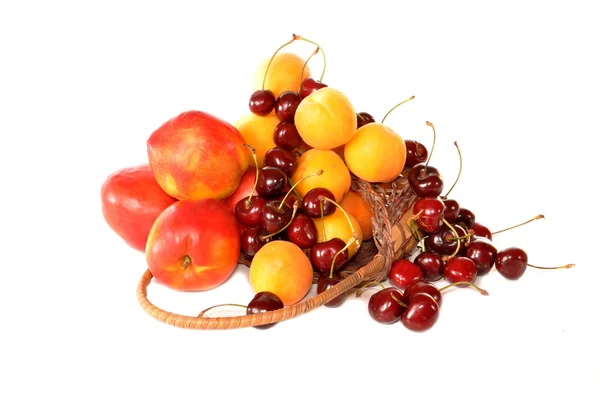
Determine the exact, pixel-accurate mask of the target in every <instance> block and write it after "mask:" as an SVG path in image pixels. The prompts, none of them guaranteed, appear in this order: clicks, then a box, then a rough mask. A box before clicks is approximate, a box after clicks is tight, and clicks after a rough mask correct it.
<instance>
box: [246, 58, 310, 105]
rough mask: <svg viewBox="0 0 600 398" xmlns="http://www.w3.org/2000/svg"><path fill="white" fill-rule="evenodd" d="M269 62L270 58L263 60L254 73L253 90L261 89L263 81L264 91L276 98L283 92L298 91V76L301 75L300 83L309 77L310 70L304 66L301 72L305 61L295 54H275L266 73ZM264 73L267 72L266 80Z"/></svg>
mask: <svg viewBox="0 0 600 398" xmlns="http://www.w3.org/2000/svg"><path fill="white" fill-rule="evenodd" d="M270 60H271V57H269V58H267V59H265V60H263V61H262V62H261V63H260V65H259V66H258V68H257V69H256V71H255V72H254V84H253V89H254V90H261V89H263V80H264V83H265V85H264V89H265V90H271V91H272V92H273V94H274V95H275V98H277V97H279V95H280V94H281V93H283V92H284V91H298V89H299V88H300V82H301V80H300V79H301V77H300V74H302V81H303V80H304V79H306V78H307V77H310V68H309V67H308V66H306V67H305V68H304V72H303V71H302V68H303V67H304V63H305V61H304V59H302V57H300V56H298V55H296V54H293V53H289V52H282V53H277V54H276V55H275V56H274V57H273V61H271V65H270V66H269V70H268V71H267V66H268V65H269V61H270ZM265 71H266V72H267V76H266V79H265Z"/></svg>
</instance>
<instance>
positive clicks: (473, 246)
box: [465, 238, 498, 275]
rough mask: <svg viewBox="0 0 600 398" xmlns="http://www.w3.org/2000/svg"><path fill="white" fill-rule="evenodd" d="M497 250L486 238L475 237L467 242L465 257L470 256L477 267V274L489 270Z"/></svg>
mask: <svg viewBox="0 0 600 398" xmlns="http://www.w3.org/2000/svg"><path fill="white" fill-rule="evenodd" d="M497 254H498V250H497V249H496V248H495V247H494V245H492V242H491V241H489V240H488V239H486V238H477V239H474V240H473V241H472V242H470V243H469V246H468V247H467V250H466V252H465V257H468V258H470V259H471V260H472V261H473V262H474V263H475V266H476V267H477V275H485V274H487V273H489V272H490V270H491V269H492V267H493V266H494V263H495V261H496V255H497Z"/></svg>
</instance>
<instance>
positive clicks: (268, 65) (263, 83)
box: [262, 35, 296, 90]
mask: <svg viewBox="0 0 600 398" xmlns="http://www.w3.org/2000/svg"><path fill="white" fill-rule="evenodd" d="M295 40H296V35H292V40H290V41H288V42H287V43H285V44H284V45H282V46H281V47H279V48H278V49H277V51H275V53H274V54H273V56H272V57H271V59H270V60H269V63H268V64H267V69H265V76H264V77H263V82H262V89H263V90H264V89H265V82H266V81H267V73H268V72H269V67H270V66H271V63H272V62H273V59H274V58H275V56H276V55H277V53H278V52H279V51H281V49H282V48H283V47H285V46H287V45H288V44H291V43H292V42H294V41H295Z"/></svg>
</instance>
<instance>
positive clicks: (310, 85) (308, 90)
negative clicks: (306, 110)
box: [300, 77, 327, 99]
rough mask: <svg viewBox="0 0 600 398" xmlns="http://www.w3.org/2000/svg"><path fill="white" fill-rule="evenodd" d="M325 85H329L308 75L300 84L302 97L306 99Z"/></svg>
mask: <svg viewBox="0 0 600 398" xmlns="http://www.w3.org/2000/svg"><path fill="white" fill-rule="evenodd" d="M324 87H327V84H325V83H321V82H318V81H316V80H315V79H313V78H312V77H307V78H306V79H304V81H303V82H302V84H301V85H300V97H302V98H303V99H304V98H306V97H308V96H309V95H311V94H312V93H314V92H315V91H317V90H320V89H322V88H324Z"/></svg>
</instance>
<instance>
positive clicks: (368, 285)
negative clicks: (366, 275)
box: [356, 281, 385, 297]
mask: <svg viewBox="0 0 600 398" xmlns="http://www.w3.org/2000/svg"><path fill="white" fill-rule="evenodd" d="M376 285H379V286H380V287H381V288H382V289H385V286H384V285H383V283H381V282H379V281H371V282H367V283H365V284H364V285H362V286H361V287H360V289H358V290H357V291H356V297H360V296H361V295H362V293H363V291H364V290H365V289H368V288H370V287H373V286H376Z"/></svg>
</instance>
